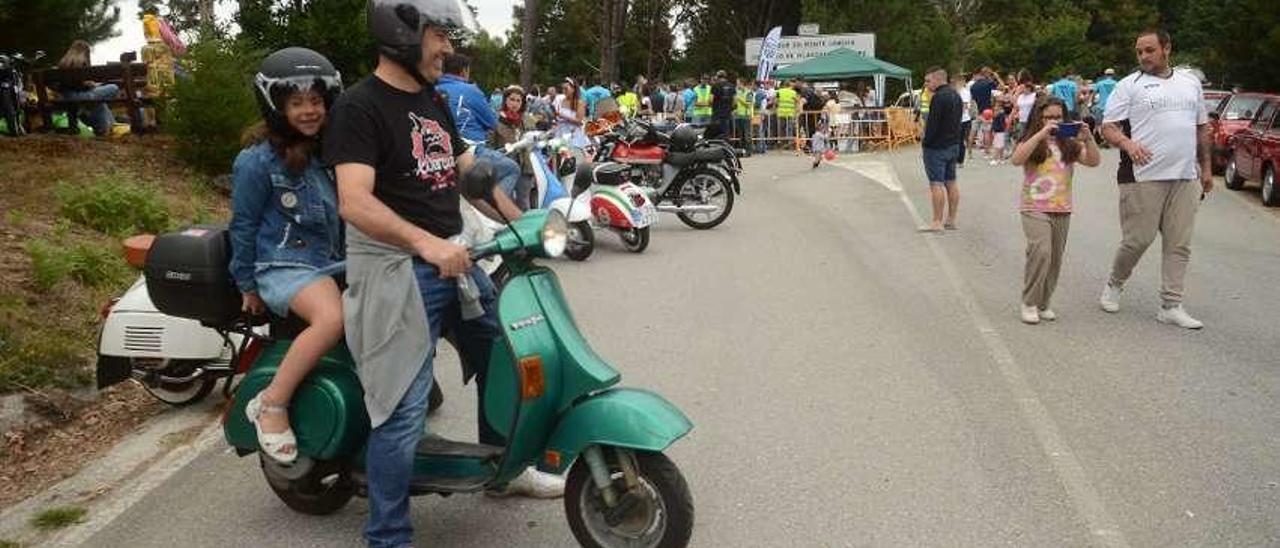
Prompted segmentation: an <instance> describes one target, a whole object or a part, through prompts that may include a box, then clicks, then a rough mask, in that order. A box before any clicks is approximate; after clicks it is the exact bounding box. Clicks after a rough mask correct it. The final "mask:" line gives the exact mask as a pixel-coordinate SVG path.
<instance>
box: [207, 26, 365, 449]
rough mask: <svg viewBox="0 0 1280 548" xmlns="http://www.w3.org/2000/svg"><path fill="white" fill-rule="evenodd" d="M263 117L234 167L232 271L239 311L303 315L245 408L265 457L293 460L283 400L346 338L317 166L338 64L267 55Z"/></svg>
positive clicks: (330, 223)
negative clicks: (276, 363)
mask: <svg viewBox="0 0 1280 548" xmlns="http://www.w3.org/2000/svg"><path fill="white" fill-rule="evenodd" d="M254 91H255V95H257V99H258V106H259V108H260V110H261V111H262V118H263V119H262V121H261V122H259V123H258V124H257V125H255V126H253V127H252V128H250V129H249V130H248V131H247V132H246V133H245V139H244V145H245V148H244V150H241V151H240V155H239V156H237V157H236V161H235V166H234V167H233V168H232V183H233V187H232V195H231V201H232V215H231V228H230V232H231V251H232V257H231V266H230V268H231V275H232V277H233V278H234V279H235V281H236V285H237V287H238V288H239V289H240V292H241V293H242V294H243V302H242V308H243V310H244V312H246V313H249V314H252V315H255V316H256V315H261V314H263V313H264V311H265V310H270V311H271V313H273V314H275V315H277V316H280V317H285V316H288V315H289V314H290V313H293V314H296V315H297V316H298V317H299V318H301V319H303V320H305V321H306V322H307V324H308V327H307V328H306V329H304V330H303V331H302V332H301V333H300V334H299V335H298V336H297V338H296V339H294V341H293V344H292V345H290V347H289V350H288V352H287V353H286V354H285V356H284V359H283V360H282V361H281V363H280V368H279V371H277V373H276V375H275V378H274V379H273V380H272V381H271V384H270V385H269V386H267V387H266V389H264V390H262V392H260V393H259V394H258V395H257V396H256V397H254V398H253V399H252V400H250V401H249V402H248V404H247V405H246V406H245V414H246V415H248V418H249V422H251V423H253V425H254V428H255V429H256V431H257V435H258V444H259V445H260V446H261V447H262V451H263V453H265V454H266V455H267V456H269V457H271V458H273V459H275V460H277V461H279V462H282V463H292V462H293V461H294V459H296V458H297V440H296V438H295V436H294V434H293V430H292V428H290V426H289V411H288V406H289V400H290V399H292V398H293V392H294V389H296V388H297V386H298V384H299V383H301V382H302V379H303V378H305V377H306V376H307V373H309V372H310V371H311V369H312V368H313V367H314V366H315V364H316V362H318V361H319V360H320V357H321V356H322V355H324V353H325V352H327V351H328V350H329V349H330V348H333V346H334V345H335V344H337V342H338V340H339V339H340V338H341V337H342V335H343V332H342V299H341V293H340V292H339V290H338V286H337V284H336V283H335V282H334V280H333V278H332V274H334V273H335V272H338V271H340V270H341V268H342V267H343V263H342V262H341V261H342V259H343V252H344V249H343V239H342V224H341V220H340V219H339V218H338V199H337V189H336V187H335V186H334V179H333V175H332V172H331V171H330V170H329V169H326V168H325V167H324V166H323V165H322V164H321V163H320V140H319V139H320V135H321V132H322V130H323V128H324V125H325V120H326V113H327V112H328V110H329V107H331V106H332V105H333V101H334V99H336V98H337V95H338V94H339V93H340V92H341V91H342V81H341V79H340V78H339V75H338V71H337V70H335V69H334V68H333V65H332V64H331V63H330V62H329V60H328V59H325V58H324V56H322V55H320V54H319V53H316V52H314V51H311V50H309V49H306V48H285V49H282V50H280V51H277V52H275V53H272V54H271V55H269V56H267V58H266V59H265V60H263V62H262V68H261V69H260V70H259V71H258V74H257V76H256V77H255V78H254Z"/></svg>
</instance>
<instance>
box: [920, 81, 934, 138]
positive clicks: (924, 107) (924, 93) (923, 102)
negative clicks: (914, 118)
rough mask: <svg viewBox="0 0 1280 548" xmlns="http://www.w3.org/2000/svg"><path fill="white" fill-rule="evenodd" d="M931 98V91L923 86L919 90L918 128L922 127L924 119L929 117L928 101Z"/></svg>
mask: <svg viewBox="0 0 1280 548" xmlns="http://www.w3.org/2000/svg"><path fill="white" fill-rule="evenodd" d="M932 99H933V91H932V90H930V89H929V87H928V86H925V88H924V89H922V90H920V128H921V129H924V121H925V120H928V119H929V101H930V100H932Z"/></svg>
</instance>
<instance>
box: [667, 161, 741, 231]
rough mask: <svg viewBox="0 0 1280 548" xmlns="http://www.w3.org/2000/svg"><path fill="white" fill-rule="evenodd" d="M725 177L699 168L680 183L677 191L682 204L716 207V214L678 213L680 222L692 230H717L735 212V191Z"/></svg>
mask: <svg viewBox="0 0 1280 548" xmlns="http://www.w3.org/2000/svg"><path fill="white" fill-rule="evenodd" d="M730 184H731V183H730V182H729V181H728V179H727V178H725V176H724V175H722V174H720V173H719V172H717V171H715V170H712V169H710V168H698V169H697V170H696V171H695V172H694V173H693V174H691V175H690V176H689V177H687V178H685V179H684V181H682V182H680V183H679V185H680V186H679V187H678V188H676V189H675V193H676V196H678V197H679V199H680V201H681V203H683V204H692V205H714V206H717V209H716V211H714V212H698V213H683V212H681V213H676V217H679V218H680V222H682V223H684V224H686V225H688V226H689V227H690V228H696V229H698V230H707V229H711V228H715V227H716V226H718V225H719V224H720V223H723V222H724V220H725V219H728V218H729V213H730V212H732V211H733V189H732V188H730Z"/></svg>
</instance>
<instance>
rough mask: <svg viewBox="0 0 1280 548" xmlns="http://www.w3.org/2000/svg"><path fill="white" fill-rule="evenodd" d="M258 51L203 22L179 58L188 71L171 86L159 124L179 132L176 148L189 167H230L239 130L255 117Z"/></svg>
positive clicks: (209, 169) (208, 169)
mask: <svg viewBox="0 0 1280 548" xmlns="http://www.w3.org/2000/svg"><path fill="white" fill-rule="evenodd" d="M262 53H263V52H262V51H260V50H253V49H249V48H248V47H246V43H245V42H243V41H238V40H234V39H231V38H229V37H227V36H224V35H222V34H221V33H219V32H218V31H216V30H213V29H211V28H207V27H206V28H205V29H204V30H203V31H202V32H201V34H200V36H199V38H198V39H197V40H196V41H195V43H194V44H192V46H191V47H190V48H188V50H187V55H186V56H184V57H183V58H182V59H181V61H180V62H181V64H182V67H183V69H185V71H186V72H187V74H188V77H186V78H180V79H178V81H177V83H176V84H175V85H174V86H173V88H172V94H171V95H172V98H171V104H170V105H169V106H168V109H167V111H166V112H167V114H168V119H167V120H166V121H165V124H164V126H163V127H164V128H165V131H168V132H170V133H172V134H174V135H176V136H177V137H178V140H177V142H178V153H179V155H180V156H181V157H182V158H183V159H184V160H186V161H187V162H188V163H190V164H191V165H192V166H193V167H195V168H197V169H199V170H201V171H204V172H206V173H210V174H218V173H226V172H228V171H230V170H231V163H232V161H233V160H234V159H235V157H236V154H237V153H238V152H239V151H240V135H241V133H242V132H243V131H244V130H245V129H246V128H248V127H249V126H250V125H251V124H252V123H253V122H254V121H255V120H257V119H258V118H259V117H260V113H259V112H258V106H257V103H256V101H255V99H254V97H253V91H252V89H253V88H252V81H253V80H252V74H253V73H254V71H256V70H257V67H258V62H259V61H260V60H261V59H262Z"/></svg>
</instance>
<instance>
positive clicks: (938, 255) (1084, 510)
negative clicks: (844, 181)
mask: <svg viewBox="0 0 1280 548" xmlns="http://www.w3.org/2000/svg"><path fill="white" fill-rule="evenodd" d="M859 163H860V164H863V165H857V164H853V165H846V166H841V167H844V168H845V169H849V170H852V171H856V172H859V173H860V174H862V175H864V176H865V177H867V178H869V179H872V180H874V181H876V182H877V183H880V185H881V186H883V187H884V188H885V189H886V190H888V191H890V192H895V193H897V194H898V198H899V199H900V200H901V201H902V204H903V207H904V208H905V209H906V210H907V214H908V215H910V216H911V220H912V222H913V223H914V224H915V226H916V227H922V226H926V225H925V222H924V218H923V217H921V215H920V211H919V210H918V209H917V208H916V206H915V203H914V202H912V201H911V198H910V197H908V196H907V193H906V191H905V190H903V186H902V182H901V180H900V179H899V178H898V174H897V169H896V168H895V167H894V166H893V163H892V162H891V161H890V160H889V159H888V158H886V159H884V160H883V161H881V162H876V163H881V164H882V165H880V166H872V165H868V164H871V162H866V161H862V162H859ZM859 168H862V169H859ZM863 169H865V170H866V171H863ZM921 236H922V237H923V238H925V245H926V246H927V247H928V248H929V251H930V253H931V254H932V255H933V257H934V260H935V261H937V263H938V265H939V267H941V269H942V272H943V274H944V275H945V276H946V278H947V281H948V283H949V284H950V285H951V288H952V290H954V292H955V295H956V297H957V298H959V299H960V301H961V303H962V304H963V305H964V308H965V311H966V312H967V313H968V315H969V319H970V320H971V321H972V323H973V326H974V328H975V329H977V331H978V333H979V334H980V335H981V340H982V342H983V344H984V345H985V346H986V347H987V351H988V353H990V355H991V357H992V359H993V360H994V361H995V362H996V364H997V366H998V368H997V369H998V370H999V372H1000V376H1001V378H1003V379H1004V381H1005V384H1006V385H1007V387H1008V389H1009V391H1010V393H1011V394H1012V395H1013V399H1014V400H1015V401H1017V402H1018V407H1019V411H1020V412H1021V414H1022V417H1023V420H1024V421H1026V423H1027V424H1028V425H1030V427H1031V429H1032V431H1033V432H1034V434H1035V437H1036V440H1037V441H1038V442H1039V443H1040V449H1041V450H1042V451H1043V453H1044V455H1045V457H1046V458H1047V459H1048V460H1049V462H1050V463H1052V466H1053V469H1054V473H1055V474H1056V475H1057V477H1058V481H1059V483H1061V484H1062V486H1063V488H1064V489H1065V490H1066V493H1067V496H1068V497H1069V498H1070V499H1071V504H1072V506H1073V507H1074V508H1075V509H1076V513H1077V514H1078V515H1079V517H1080V519H1081V520H1083V522H1084V524H1085V525H1086V526H1087V527H1088V528H1089V532H1090V534H1091V535H1092V536H1093V539H1094V542H1095V543H1096V544H1097V545H1099V546H1105V547H1108V548H1129V542H1128V541H1127V540H1126V539H1125V536H1124V533H1123V532H1122V531H1121V530H1120V526H1119V524H1118V523H1117V522H1116V520H1115V518H1114V517H1113V516H1112V515H1111V514H1110V512H1108V511H1107V508H1106V505H1105V504H1104V503H1103V500H1102V496H1101V495H1099V494H1098V491H1097V489H1096V488H1094V486H1093V483H1092V481H1091V480H1090V479H1089V474H1088V472H1087V471H1086V470H1085V469H1084V466H1083V465H1081V464H1080V461H1079V459H1077V458H1076V457H1075V454H1074V453H1073V452H1072V450H1071V447H1070V446H1069V445H1068V444H1067V442H1066V441H1065V440H1063V438H1062V435H1061V434H1060V433H1059V428H1058V426H1057V424H1056V423H1055V422H1054V420H1053V417H1052V416H1051V415H1050V414H1049V410H1048V408H1046V407H1045V405H1044V403H1042V402H1041V401H1040V398H1039V396H1038V395H1037V394H1036V392H1035V389H1033V388H1032V387H1031V385H1030V383H1028V382H1027V379H1026V375H1025V374H1024V373H1023V370H1022V366H1021V365H1019V364H1018V362H1017V360H1016V359H1015V358H1014V356H1013V353H1012V352H1011V351H1010V350H1009V346H1008V344H1006V343H1005V341H1004V338H1003V337H1001V336H1000V333H999V331H998V330H997V329H996V328H995V325H994V324H993V323H992V321H991V319H990V317H988V315H987V313H986V312H985V311H983V310H982V307H981V305H979V303H978V300H977V298H976V297H975V296H974V293H973V290H972V289H971V288H970V287H969V285H968V283H967V282H966V281H965V279H964V277H963V276H962V275H961V274H960V271H959V270H958V269H957V268H956V266H955V263H954V262H952V261H951V258H950V256H948V255H947V252H946V250H944V249H943V248H942V247H941V246H940V245H939V244H938V241H937V238H938V236H937V235H936V234H932V233H923V234H922V235H921Z"/></svg>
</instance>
